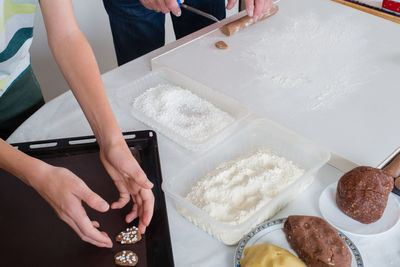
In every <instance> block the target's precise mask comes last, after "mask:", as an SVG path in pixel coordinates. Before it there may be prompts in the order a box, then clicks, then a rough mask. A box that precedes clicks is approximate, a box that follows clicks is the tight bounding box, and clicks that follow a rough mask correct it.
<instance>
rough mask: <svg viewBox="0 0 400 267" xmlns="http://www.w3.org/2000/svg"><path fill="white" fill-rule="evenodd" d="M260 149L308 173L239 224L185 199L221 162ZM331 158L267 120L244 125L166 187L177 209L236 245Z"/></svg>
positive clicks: (165, 182) (165, 189) (318, 148)
mask: <svg viewBox="0 0 400 267" xmlns="http://www.w3.org/2000/svg"><path fill="white" fill-rule="evenodd" d="M258 149H268V150H270V151H271V152H273V153H275V154H277V155H279V156H283V157H285V158H287V159H289V160H292V161H293V162H294V163H295V164H296V165H298V166H299V167H301V168H303V169H304V170H305V173H304V175H303V176H301V177H300V178H298V179H297V180H296V181H295V182H294V183H293V184H291V185H290V186H289V187H288V188H286V189H285V190H284V191H283V192H281V193H280V194H279V195H277V196H276V197H275V198H273V199H272V201H271V202H269V203H268V204H267V205H265V206H264V207H263V208H261V209H260V210H259V211H257V212H256V213H255V214H254V215H253V216H251V217H250V218H249V219H248V220H246V221H245V222H243V223H241V224H238V225H231V224H227V223H222V222H220V221H217V220H215V219H213V218H212V217H210V216H209V215H208V214H207V213H205V212H204V211H202V210H201V209H199V208H198V207H196V206H195V205H193V204H192V203H191V202H189V201H188V200H186V199H185V197H186V195H187V194H188V193H189V191H190V190H191V188H192V187H193V186H194V185H195V184H196V183H197V182H198V181H199V180H200V179H202V178H203V177H204V176H205V174H207V173H208V172H209V171H211V170H214V169H215V168H216V167H217V166H218V165H219V164H220V163H221V162H226V161H230V160H234V159H237V158H239V157H242V156H245V155H248V154H249V153H252V152H254V151H256V150H258ZM329 158H330V154H329V152H327V151H326V150H324V149H322V148H320V147H318V146H316V145H315V144H313V143H312V142H310V141H308V140H306V139H304V138H302V137H301V136H298V135H297V134H295V133H293V132H291V131H289V130H287V129H285V128H283V127H282V126H280V125H278V124H276V123H274V122H272V121H269V120H265V119H257V120H254V121H252V122H251V123H249V124H247V125H245V126H244V128H243V129H241V130H240V131H238V132H236V133H235V134H234V135H232V136H231V137H230V138H228V139H227V140H225V141H224V142H223V143H221V144H220V145H218V146H217V147H215V148H213V149H212V150H210V151H208V153H207V154H204V155H202V156H201V157H199V159H198V160H196V161H195V162H193V163H192V164H190V165H188V166H186V167H185V168H184V169H183V170H182V171H181V172H180V173H179V174H177V175H176V176H174V177H168V179H165V180H164V182H163V184H162V188H163V190H164V191H165V193H166V194H167V196H168V197H170V198H171V199H172V201H173V203H174V205H175V207H176V209H177V210H178V211H179V213H181V214H182V215H183V216H184V217H186V218H187V219H188V220H189V221H191V222H193V223H194V224H195V225H197V226H199V227H200V228H202V229H203V230H204V231H206V232H207V233H209V234H210V235H212V236H214V237H216V238H217V239H218V240H220V241H221V242H223V243H224V244H226V245H234V244H236V243H237V242H238V241H239V240H240V239H241V238H242V236H243V235H244V234H246V233H247V232H248V231H250V230H251V229H252V228H253V227H254V226H256V225H257V224H259V223H261V222H263V221H264V220H267V219H269V218H271V217H272V216H274V215H275V214H276V213H277V212H278V211H279V210H280V209H282V208H283V207H285V206H286V204H287V203H288V202H290V201H292V200H293V199H294V198H296V197H297V196H298V195H299V194H301V193H302V192H303V191H304V190H305V189H306V188H307V187H308V186H309V185H310V184H311V183H312V182H313V180H314V174H315V172H316V171H317V170H318V169H319V168H320V167H322V165H324V164H325V163H326V162H327V161H328V160H329Z"/></svg>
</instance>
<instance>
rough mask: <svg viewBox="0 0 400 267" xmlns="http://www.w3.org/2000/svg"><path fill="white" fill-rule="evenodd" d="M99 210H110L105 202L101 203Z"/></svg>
mask: <svg viewBox="0 0 400 267" xmlns="http://www.w3.org/2000/svg"><path fill="white" fill-rule="evenodd" d="M100 208H101V210H104V211H107V210H108V209H109V208H110V205H108V203H106V202H103V203H102V204H101V207H100Z"/></svg>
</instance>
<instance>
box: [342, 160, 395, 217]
mask: <svg viewBox="0 0 400 267" xmlns="http://www.w3.org/2000/svg"><path fill="white" fill-rule="evenodd" d="M393 185H394V181H393V177H391V176H390V175H388V174H386V173H385V172H384V171H382V170H380V169H376V168H372V167H365V166H361V167H357V168H354V169H352V170H351V171H349V172H347V173H345V174H344V175H343V176H342V177H341V178H340V180H339V182H338V186H337V190H336V204H337V205H338V207H339V209H340V210H341V211H343V212H344V213H345V214H346V215H348V216H349V217H351V218H353V219H354V220H357V221H359V222H361V223H373V222H376V221H377V220H379V219H380V218H381V217H382V214H383V212H384V210H385V208H386V204H387V201H388V197H389V194H390V192H391V191H392V189H393Z"/></svg>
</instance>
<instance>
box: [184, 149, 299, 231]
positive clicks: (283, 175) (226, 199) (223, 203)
mask: <svg viewBox="0 0 400 267" xmlns="http://www.w3.org/2000/svg"><path fill="white" fill-rule="evenodd" d="M303 174H304V170H303V169H301V168H299V167H297V166H296V165H295V164H294V163H293V162H292V161H290V160H288V159H286V158H284V157H280V156H277V155H275V154H273V153H271V152H270V151H268V150H259V151H256V152H254V153H252V154H250V155H248V156H246V157H243V158H240V159H237V160H233V161H229V162H224V163H222V164H220V165H219V166H218V167H217V168H216V169H215V170H213V171H211V172H209V173H207V174H206V175H205V176H204V178H202V179H201V180H200V181H199V182H198V183H197V184H196V185H195V186H193V188H192V189H191V191H190V192H189V193H188V195H187V196H186V199H187V200H189V201H190V202H192V203H193V204H194V205H195V206H197V207H199V208H200V209H202V210H203V211H205V212H206V213H208V214H209V215H210V216H211V217H213V218H214V219H216V220H218V221H221V222H224V223H229V224H232V225H236V224H240V223H242V222H244V221H246V220H247V219H248V218H249V217H250V216H252V215H253V214H254V213H256V212H257V211H258V210H259V209H261V208H262V207H263V206H264V205H266V204H268V203H269V202H270V201H271V199H273V198H274V197H275V196H277V195H278V194H279V193H280V192H282V191H283V190H284V189H286V188H287V187H288V186H289V185H290V184H292V183H293V182H294V181H296V180H297V179H298V178H299V177H300V176H302V175H303Z"/></svg>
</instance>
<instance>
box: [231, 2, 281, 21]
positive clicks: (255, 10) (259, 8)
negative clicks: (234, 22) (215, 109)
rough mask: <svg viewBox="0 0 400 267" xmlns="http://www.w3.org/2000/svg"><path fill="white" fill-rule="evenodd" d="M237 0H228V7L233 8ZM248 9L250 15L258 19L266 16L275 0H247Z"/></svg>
mask: <svg viewBox="0 0 400 267" xmlns="http://www.w3.org/2000/svg"><path fill="white" fill-rule="evenodd" d="M236 2H237V0H228V4H227V6H226V9H228V10H231V9H232V8H233V7H234V6H235V4H236ZM244 2H245V5H246V11H247V15H248V16H249V17H252V18H254V19H255V20H258V19H259V18H261V17H262V16H264V15H265V14H266V13H267V12H268V11H269V10H270V9H271V7H272V4H273V3H274V2H273V0H245V1H244Z"/></svg>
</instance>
